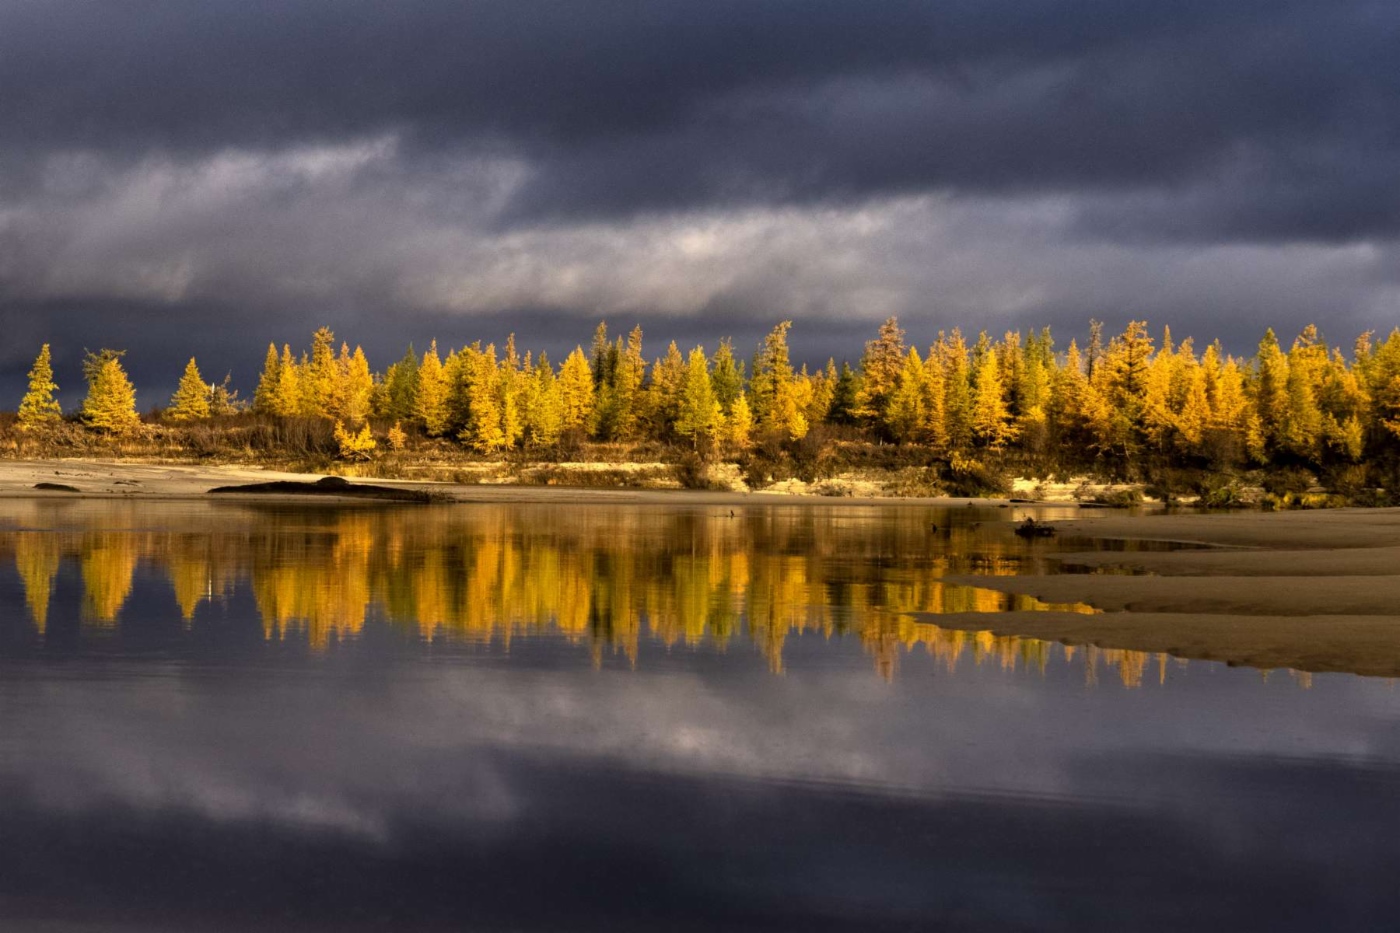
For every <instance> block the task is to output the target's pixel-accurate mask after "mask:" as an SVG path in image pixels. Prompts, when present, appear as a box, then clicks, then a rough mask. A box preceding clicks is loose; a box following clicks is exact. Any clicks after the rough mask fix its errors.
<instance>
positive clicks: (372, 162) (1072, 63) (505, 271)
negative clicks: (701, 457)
mask: <svg viewBox="0 0 1400 933" xmlns="http://www.w3.org/2000/svg"><path fill="white" fill-rule="evenodd" d="M1397 48H1400V7H1397V5H1396V4H1395V3H1394V2H1393V0H1374V2H1370V0H1330V2H1326V3H1323V2H1317V0H1313V2H1290V0H1275V2H1262V0H1229V2H1222V0H1174V2H1171V3H1163V2H1161V0H1077V2H1073V3H1070V2H1062V0H1035V2H1026V0H1016V2H1011V0H956V2H933V0H922V2H912V0H881V2H879V3H870V2H859V0H855V2H833V0H762V2H753V0H705V2H703V3H701V2H694V0H689V2H682V0H646V2H636V0H633V2H621V0H616V2H614V0H591V2H588V3H582V2H578V0H559V2H536V0H502V2H475V0H397V2H394V3H384V2H379V0H334V2H329V0H327V2H318V0H311V2H308V0H276V2H264V0H236V2H233V0H200V2H185V3H176V2H166V0H132V2H126V3H112V2H104V0H94V2H72V0H43V2H40V0H0V88H3V89H4V91H3V93H0V327H3V330H4V337H3V340H0V390H3V391H5V392H7V393H12V392H15V391H18V390H19V389H20V387H21V386H22V378H23V373H24V371H25V370H26V369H27V368H28V365H29V363H30V361H31V360H32V359H33V356H34V353H35V351H36V350H37V347H38V344H39V343H40V342H42V341H45V340H47V341H52V342H53V343H54V349H55V356H56V360H57V363H58V369H59V372H58V375H59V382H60V383H64V387H65V389H69V388H77V386H76V383H77V382H78V380H79V377H78V373H77V361H78V359H79V357H80V356H81V352H82V349H83V348H84V347H90V348H94V349H95V348H97V347H99V346H113V347H124V348H126V349H127V350H128V351H129V353H128V361H129V363H130V365H131V369H132V370H133V372H134V374H135V375H136V376H137V379H138V388H145V389H146V392H145V393H144V394H143V395H142V397H141V399H140V401H141V404H142V407H147V406H149V405H150V404H154V403H156V402H158V401H162V399H160V398H158V397H156V395H157V394H158V391H167V390H168V387H169V386H170V385H173V383H174V381H175V379H176V378H177V377H178V373H179V369H180V366H181V364H182V363H183V360H184V359H185V358H187V357H188V356H189V355H190V354H191V353H195V354H198V355H199V357H200V360H201V363H202V364H203V365H204V368H205V370H206V375H214V374H215V371H217V373H218V374H222V372H223V371H225V370H232V371H233V373H234V377H235V380H236V382H238V383H239V384H240V385H241V386H242V387H243V389H244V391H245V394H246V393H249V392H250V391H251V388H252V384H253V382H254V380H255V378H256V371H257V369H258V367H259V366H260V364H261V359H262V353H263V350H264V349H265V347H266V344H267V343H268V341H270V340H275V341H277V342H279V343H281V342H284V341H286V342H292V343H293V345H294V346H301V345H304V344H305V342H306V340H307V336H308V335H309V333H310V331H311V330H312V329H313V328H315V327H316V326H317V325H319V324H322V323H326V324H330V325H331V326H332V327H333V328H334V329H335V330H336V332H337V334H338V335H339V336H341V337H344V338H347V339H349V340H350V341H351V342H352V343H363V344H364V345H365V347H366V349H367V350H368V351H369V352H370V353H371V358H372V361H373V362H374V363H375V364H376V365H377V366H381V365H383V364H384V363H386V362H388V361H389V359H391V358H392V357H396V356H398V355H400V354H401V353H402V350H403V347H404V346H405V344H407V342H408V341H410V340H412V341H414V342H416V343H417V344H418V346H419V348H420V349H421V348H422V346H423V345H424V344H426V342H427V341H428V340H429V339H431V338H433V337H437V338H438V339H439V340H440V341H442V342H443V343H447V344H451V345H454V346H455V345H460V344H462V343H465V342H469V341H470V340H473V339H476V338H478V337H480V338H483V339H486V340H495V341H498V342H499V341H500V340H501V339H502V338H503V337H504V336H505V334H506V333H508V332H510V331H515V332H517V333H518V334H519V335H520V339H521V340H522V341H523V343H525V344H526V345H529V346H537V347H544V348H546V349H548V350H550V351H551V353H552V354H558V353H560V352H561V351H563V350H565V349H567V348H568V347H570V346H572V345H573V344H574V343H577V342H584V343H586V342H587V341H588V338H589V336H590V334H591V331H592V328H593V326H594V324H595V323H596V322H597V321H598V320H599V319H602V318H606V319H607V320H608V321H609V322H610V323H612V324H613V326H614V328H615V329H626V328H628V327H630V326H631V324H632V323H634V322H641V323H642V324H643V326H644V327H645V329H646V332H647V337H648V351H649V355H655V354H656V353H658V352H660V350H662V349H663V348H664V342H665V341H667V340H669V339H671V338H676V339H677V340H679V341H680V342H682V343H683V344H686V343H694V342H697V341H704V342H706V343H707V344H711V345H712V344H713V343H714V342H715V340H716V339H717V338H719V337H720V336H723V335H726V334H732V335H733V336H734V337H735V338H736V341H737V343H738V345H739V347H740V348H741V349H742V350H744V351H745V352H747V351H748V350H749V348H750V347H751V346H752V344H753V342H754V341H756V340H757V338H758V337H759V336H760V335H761V334H762V332H764V331H766V330H767V329H768V328H769V327H771V326H772V324H773V323H775V322H777V321H778V320H781V319H784V318H791V319H793V320H794V321H795V322H796V325H795V327H794V331H793V342H794V346H795V348H796V350H797V354H798V356H799V357H802V358H807V359H811V360H813V361H814V362H815V361H817V360H818V359H825V357H826V356H827V355H828V354H832V353H835V354H836V355H837V356H838V358H839V357H841V356H851V357H852V358H854V357H855V356H858V354H859V352H860V344H861V343H862V342H863V341H864V340H865V339H867V338H868V337H869V336H870V335H871V334H872V333H873V331H874V329H875V327H876V326H877V325H878V323H879V321H880V320H882V319H883V318H885V317H886V316H888V315H890V314H897V315H899V317H900V319H901V321H902V322H903V323H904V325H905V326H906V328H907V330H908V331H909V332H910V336H911V338H913V339H915V340H916V341H917V342H919V343H927V342H928V341H929V340H930V339H932V337H933V336H934V334H935V333H936V332H937V330H938V329H939V328H943V327H951V326H954V325H960V326H962V327H963V328H964V329H969V330H973V331H976V330H979V329H982V328H986V329H988V330H992V331H999V330H1004V329H1006V328H1008V327H1029V326H1040V325H1043V324H1050V325H1053V326H1054V327H1055V328H1056V329H1057V331H1058V332H1060V334H1061V340H1062V343H1064V342H1067V340H1068V338H1069V337H1070V336H1076V335H1081V334H1082V333H1083V331H1084V330H1085V327H1086V322H1087V320H1088V319H1089V318H1090V317H1098V318H1102V319H1104V320H1106V321H1107V322H1108V323H1109V325H1110V327H1121V325H1122V324H1123V323H1124V322H1126V321H1127V320H1129V319H1130V318H1134V317H1139V318H1140V317H1146V318H1148V319H1149V320H1150V321H1152V322H1153V324H1154V326H1156V325H1160V324H1162V323H1170V324H1171V325H1172V327H1173V330H1174V331H1175V332H1176V333H1177V334H1179V335H1180V334H1187V333H1189V334H1194V335H1196V336H1197V338H1198V339H1208V338H1212V337H1216V336H1219V337H1221V338H1223V339H1224V340H1225V341H1226V343H1227V345H1228V346H1230V348H1231V349H1235V350H1245V349H1247V348H1248V347H1249V346H1250V345H1252V344H1253V342H1254V341H1255V340H1256V339H1257V337H1258V334H1259V333H1260V332H1261V331H1262V329H1263V328H1264V327H1265V326H1267V325H1270V324H1272V325H1273V326H1275V327H1276V328H1278V329H1279V330H1280V331H1282V332H1285V336H1291V335H1292V334H1293V333H1296V331H1297V330H1298V329H1299V328H1300V327H1301V326H1302V325H1303V324H1305V323H1307V322H1309V321H1317V322H1318V323H1319V324H1320V325H1321V326H1322V327H1323V330H1324V334H1325V335H1326V336H1328V337H1330V338H1331V339H1333V340H1334V341H1336V342H1340V343H1343V344H1345V345H1348V346H1349V345H1350V343H1351V340H1352V338H1353V337H1354V336H1355V334H1356V333H1357V332H1358V331H1361V330H1364V329H1369V328H1383V329H1386V330H1388V329H1389V328H1390V327H1392V326H1394V325H1395V324H1397V323H1400V249H1397V232H1400V119H1397V116H1400V115H1398V114H1397V111H1400V65H1398V64H1397V61H1400V56H1397V55H1396V49H1397ZM65 397H68V393H67V392H65ZM4 404H6V405H9V404H13V403H8V402H6V403H4Z"/></svg>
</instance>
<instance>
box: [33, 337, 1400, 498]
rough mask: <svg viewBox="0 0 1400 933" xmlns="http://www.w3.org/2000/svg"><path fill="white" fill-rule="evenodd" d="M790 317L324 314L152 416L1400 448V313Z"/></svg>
mask: <svg viewBox="0 0 1400 933" xmlns="http://www.w3.org/2000/svg"><path fill="white" fill-rule="evenodd" d="M790 327H791V322H789V321H784V322H782V323H780V324H778V325H777V326H776V327H775V328H774V329H773V330H772V331H771V332H770V333H769V334H768V335H767V336H766V337H765V338H764V339H763V341H762V342H761V343H760V344H759V346H758V348H757V350H756V352H755V353H754V354H753V355H752V357H751V358H750V359H748V360H743V359H740V358H739V357H738V356H737V355H736V353H735V350H734V347H733V344H732V342H731V341H729V340H723V341H721V342H720V343H719V345H718V346H717V347H716V348H715V349H714V350H713V351H707V350H706V348H704V347H703V346H697V347H695V348H693V349H692V350H690V351H689V352H688V353H683V352H682V351H681V350H680V348H679V347H678V346H677V345H676V344H675V343H674V342H672V343H671V344H670V345H669V346H668V347H667V348H666V351H665V352H664V353H663V354H661V355H660V356H658V357H657V358H655V359H651V360H648V358H647V357H646V355H645V353H644V349H643V343H642V331H641V329H640V328H634V329H633V330H632V331H631V332H629V333H627V334H626V335H619V336H616V337H613V336H612V335H610V334H609V332H608V329H607V326H606V324H600V325H599V326H598V328H597V330H596V332H595V333H594V335H593V340H592V344H591V346H590V348H589V350H588V351H585V350H584V348H583V347H582V345H580V346H578V347H576V348H575V349H574V350H573V351H572V352H571V353H569V354H568V356H567V357H566V358H565V359H564V360H563V362H562V363H559V364H558V365H555V364H554V363H553V362H552V361H550V360H549V358H548V357H547V355H546V354H544V353H539V354H532V353H530V352H526V353H524V354H523V355H522V354H521V353H520V352H519V350H518V349H517V347H516V344H515V340H514V338H513V337H511V338H510V339H508V340H507V341H506V343H505V345H504V347H503V348H501V349H498V348H497V347H496V346H495V345H494V344H486V345H484V346H483V345H482V344H481V343H480V342H476V343H472V344H470V345H467V346H464V347H460V348H458V349H452V350H449V351H448V352H446V354H444V353H443V352H442V351H441V350H440V349H439V348H438V345H437V343H436V342H433V343H432V344H430V345H429V347H428V349H427V350H426V351H425V352H423V353H422V354H419V353H417V352H416V351H415V350H414V349H413V348H412V347H411V346H410V347H409V349H408V351H407V352H406V353H405V354H404V356H403V357H402V358H401V359H399V360H397V361H396V362H394V363H392V364H390V365H389V366H387V367H386V368H385V369H383V370H382V371H375V370H374V369H373V368H372V367H371V365H370V363H369V361H368V359H367V358H366V356H365V354H364V351H363V350H362V349H360V348H359V347H355V348H354V349H353V350H352V349H351V348H350V347H349V345H348V344H346V343H341V344H340V346H339V348H338V349H337V347H336V339H335V336H334V334H333V333H332V332H331V330H330V329H329V328H324V327H323V328H321V329H319V330H317V331H316V332H315V334H313V335H312V338H311V343H310V346H309V348H307V349H306V350H304V351H302V352H301V353H299V354H298V353H294V352H293V350H292V348H291V347H290V346H289V345H284V346H283V347H282V348H281V349H280V350H279V349H278V348H277V347H276V346H275V345H270V346H269V347H268V350H267V355H266V358H265V360H264V363H263V367H262V372H261V374H260V377H259V379H258V384H257V388H256V391H255V392H254V394H253V397H252V399H251V402H250V403H246V404H245V403H244V402H243V401H242V400H240V399H239V398H238V395H237V393H236V392H234V391H233V390H232V389H231V387H230V385H229V380H228V379H225V380H224V382H223V383H221V384H213V383H206V382H205V381H204V379H203V377H202V376H201V374H200V372H199V368H198V365H197V363H196V361H195V360H194V359H191V360H190V361H189V364H188V365H187V366H186V368H185V371H184V374H183V376H182V377H181V379H180V383H179V387H178V388H177V390H176V392H175V394H174V396H173V397H172V398H171V399H170V402H169V404H168V405H167V406H166V407H165V408H164V409H163V411H160V412H159V413H158V414H157V417H158V419H160V420H163V421H167V422H172V423H180V422H197V421H203V420H206V419H211V418H217V417H221V416H227V415H231V414H237V413H241V412H251V413H252V414H255V415H261V416H268V417H272V418H317V419H328V420H329V421H331V422H334V423H335V425H336V432H337V437H338V438H340V439H341V443H342V448H343V449H349V450H351V451H352V452H353V451H355V450H356V449H357V445H358V450H359V452H360V453H365V452H367V451H369V450H372V449H373V448H374V446H375V444H376V437H378V438H380V439H383V440H386V441H388V442H389V443H390V444H391V446H394V447H401V446H403V444H404V443H405V442H406V440H407V439H408V438H409V437H410V436H417V437H426V438H440V439H443V440H444V441H446V442H448V443H450V444H457V445H461V446H462V447H465V448H467V449H470V450H472V451H476V452H479V453H483V454H492V453H500V452H502V451H507V450H511V449H518V448H524V449H532V450H536V451H540V452H542V453H544V452H547V451H549V449H551V448H554V447H556V446H557V445H559V444H560V443H561V441H564V440H572V441H585V440H587V441H596V442H622V443H627V442H633V443H636V442H661V443H665V444H670V445H676V446H678V447H681V448H685V449H688V450H693V451H695V452H697V453H699V454H701V455H703V456H705V457H712V458H727V459H737V458H741V457H743V456H745V454H746V452H747V451H749V450H751V449H752V448H754V447H756V446H764V445H767V446H768V447H773V448H775V449H781V448H782V447H783V445H789V446H791V445H793V444H797V443H800V442H801V441H803V439H804V438H806V437H807V436H808V435H809V434H811V433H812V432H813V431H819V432H820V431H822V430H830V431H832V432H833V436H837V435H839V436H842V437H855V438H860V439H864V440H868V441H870V442H878V443H882V444H894V445H903V446H907V447H911V448H919V449H921V450H924V451H927V452H928V453H929V454H930V455H931V456H937V457H942V458H945V459H948V460H951V461H954V462H956V461H957V460H958V459H959V458H963V459H967V458H982V459H989V458H990V459H997V458H1003V459H1004V458H1013V459H1015V458H1019V459H1020V460H1022V461H1026V462H1029V463H1032V464H1040V465H1043V466H1048V467H1049V468H1052V469H1053V468H1057V467H1070V466H1090V467H1093V466H1099V467H1104V468H1107V469H1108V470H1110V471H1116V472H1119V473H1121V472H1124V471H1125V470H1126V471H1131V469H1132V467H1133V465H1134V464H1135V463H1140V462H1156V463H1176V464H1182V465H1188V466H1198V467H1202V468H1209V469H1233V468H1240V467H1249V466H1270V465H1272V466H1302V467H1308V468H1312V469H1319V470H1325V469H1328V468H1334V467H1337V466H1345V465H1357V464H1367V463H1371V464H1380V463H1384V464H1393V463H1395V461H1396V460H1397V452H1400V329H1397V330H1395V331H1393V332H1392V333H1391V334H1390V335H1389V336H1388V337H1387V338H1385V339H1384V340H1378V339H1377V338H1376V337H1375V336H1374V335H1373V334H1371V333H1367V334H1363V335H1362V336H1361V337H1359V338H1358V339H1357V340H1356V341H1355V343H1354V344H1353V345H1352V346H1351V347H1350V348H1349V350H1350V352H1349V353H1347V352H1344V351H1343V350H1342V349H1341V348H1340V347H1336V346H1329V345H1328V344H1327V343H1326V342H1325V341H1324V340H1323V339H1322V337H1321V335H1320V334H1319V332H1318V330H1317V328H1316V327H1314V326H1308V327H1307V328H1305V329H1304V330H1303V331H1302V332H1301V333H1300V334H1299V335H1298V336H1297V337H1296V339H1294V340H1293V342H1292V344H1291V345H1289V346H1287V347H1286V348H1285V346H1284V345H1283V344H1281V343H1280V342H1279V340H1278V338H1277V337H1276V335H1275V334H1274V332H1273V331H1272V330H1269V331H1268V332H1266V333H1265V335H1264V337H1263V339H1262V340H1261V341H1260V342H1259V345H1258V348H1257V351H1256V352H1255V354H1254V355H1253V356H1251V357H1244V358H1241V357H1235V356H1232V355H1230V354H1228V353H1226V352H1225V351H1224V350H1223V348H1222V347H1221V345H1220V343H1219V342H1215V343H1212V344H1210V345H1208V346H1206V347H1204V349H1198V348H1197V347H1196V345H1195V344H1194V343H1193V341H1192V340H1190V339H1185V340H1181V341H1179V342H1177V341H1174V340H1173V338H1172V335H1171V332H1170V329H1164V330H1163V331H1162V334H1161V337H1160V338H1159V339H1154V337H1153V336H1152V334H1151V333H1150V332H1149V330H1148V327H1147V325H1146V323H1145V322H1141V321H1134V322H1131V323H1130V324H1128V326H1127V327H1126V328H1125V329H1124V330H1123V332H1122V333H1119V334H1116V335H1112V336H1110V337H1105V335H1104V333H1103V329H1102V325H1101V324H1099V323H1098V322H1091V327H1090V334H1089V339H1088V341H1087V343H1086V344H1085V345H1084V346H1083V347H1081V346H1080V345H1079V344H1078V342H1077V341H1071V342H1070V343H1069V345H1068V346H1067V347H1066V348H1064V349H1063V350H1061V349H1059V348H1057V347H1056V344H1055V341H1054V338H1053V337H1052V335H1051V333H1050V330H1049V329H1048V328H1046V329H1044V330H1040V331H1036V332H1031V333H1029V334H1022V333H1021V332H1018V331H1011V332H1008V333H1006V334H1005V335H1004V336H1002V337H1001V338H1000V339H992V338H991V337H989V336H988V335H987V334H986V333H982V334H979V335H978V336H977V337H976V339H973V340H969V339H968V338H966V337H964V335H963V334H962V333H961V331H959V330H957V329H954V330H951V331H948V332H942V331H940V332H939V333H938V335H937V337H936V339H934V340H933V341H932V342H931V343H930V344H929V345H927V346H926V347H924V348H923V349H922V351H921V349H920V347H919V346H914V345H911V344H910V343H909V341H908V340H907V338H906V334H905V331H904V330H903V329H902V328H901V327H900V326H899V322H898V321H897V320H896V319H895V318H890V319H889V320H887V321H886V322H885V323H884V324H883V325H882V326H881V327H880V328H879V331H878V333H877V334H876V335H875V336H874V338H873V339H872V340H870V341H869V342H868V343H867V344H866V345H865V348H864V352H863V354H862V355H861V356H860V359H859V362H858V363H857V365H856V366H855V367H852V366H850V365H848V364H846V363H843V364H841V365H840V366H839V367H838V365H837V364H836V362H835V360H834V359H831V360H828V361H827V363H826V364H825V366H823V367H820V368H817V369H816V370H815V371H809V369H808V367H806V366H802V367H801V368H796V367H794V365H793V362H792V360H791V356H790V353H789V348H788V334H789V329H790ZM83 376H84V379H85V380H86V383H87V389H88V391H87V396H86V398H85V399H84V400H83V403H82V406H81V409H80V411H79V412H78V419H79V420H80V421H81V422H82V423H84V424H86V425H88V426H89V427H91V428H92V429H94V430H97V431H102V432H108V433H120V432H123V431H128V430H131V429H133V428H135V427H136V426H137V425H139V424H140V418H139V416H138V414H137V411H136V402H135V390H134V388H133V387H132V384H131V381H130V379H129V378H128V377H127V374H126V372H125V370H124V368H123V366H122V354H121V353H120V352H115V351H111V350H102V351H99V352H97V353H89V354H88V355H87V358H86V359H85V361H84V364H83ZM56 389H57V386H56V385H55V384H54V376H53V370H52V363H51V359H50V351H49V347H48V345H45V346H44V347H43V348H42V349H41V351H40V353H39V356H38V359H37V360H36V361H35V363H34V367H33V369H32V370H31V372H30V375H29V390H28V392H27V393H26V394H25V396H24V398H23V399H22V401H21V402H20V405H19V410H18V421H19V424H20V426H21V428H23V429H25V430H32V429H36V428H41V427H43V426H44V425H46V424H52V423H55V422H57V421H59V420H60V419H61V417H62V413H61V411H60V409H59V406H58V404H57V402H56V401H55V400H54V392H55V390H56ZM372 422H373V424H372ZM376 426H377V427H376ZM838 429H839V430H838ZM842 432H844V433H842Z"/></svg>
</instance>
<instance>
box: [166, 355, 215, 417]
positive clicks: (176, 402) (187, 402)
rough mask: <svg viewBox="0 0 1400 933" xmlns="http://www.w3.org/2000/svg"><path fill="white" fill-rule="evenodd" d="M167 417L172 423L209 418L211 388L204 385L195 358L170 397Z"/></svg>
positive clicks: (186, 367)
mask: <svg viewBox="0 0 1400 933" xmlns="http://www.w3.org/2000/svg"><path fill="white" fill-rule="evenodd" d="M165 417H166V418H168V419H170V420H171V421H198V420H199V419H201V418H208V417H209V387H208V386H207V385H205V384H204V377H203V376H201V375H200V374H199V367H198V366H197V365H196V364H195V361H194V357H190V361H189V362H188V363H186V364H185V372H184V375H182V376H181V377H180V384H179V385H178V386H177V387H176V388H175V394H174V395H172V396H171V397H170V407H169V408H167V409H166V410H165Z"/></svg>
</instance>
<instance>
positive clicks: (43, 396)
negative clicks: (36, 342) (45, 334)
mask: <svg viewBox="0 0 1400 933" xmlns="http://www.w3.org/2000/svg"><path fill="white" fill-rule="evenodd" d="M57 391H58V384H57V383H56V382H54V381H53V360H52V358H51V357H50V355H49V345H48V344H44V345H43V346H42V347H40V348H39V356H38V357H37V358H36V359H35V360H34V366H33V367H32V368H31V369H30V370H29V391H27V392H25V393H24V398H22V399H21V400H20V403H19V426H20V427H21V428H24V429H26V430H27V429H29V428H37V427H40V426H42V425H46V424H56V423H57V422H58V421H59V420H61V419H62V417H63V410H62V409H61V408H59V406H58V401H57V400H56V399H55V398H54V396H53V394H54V393H55V392H57Z"/></svg>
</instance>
